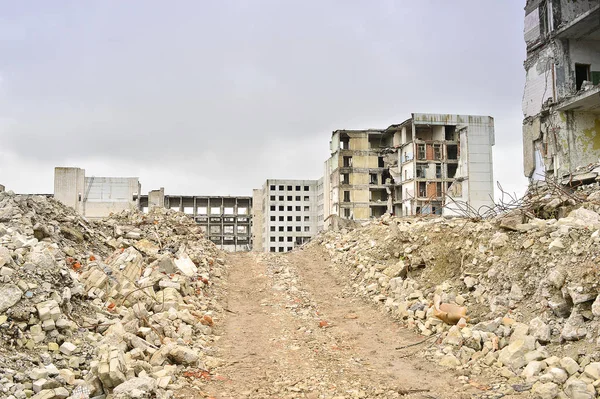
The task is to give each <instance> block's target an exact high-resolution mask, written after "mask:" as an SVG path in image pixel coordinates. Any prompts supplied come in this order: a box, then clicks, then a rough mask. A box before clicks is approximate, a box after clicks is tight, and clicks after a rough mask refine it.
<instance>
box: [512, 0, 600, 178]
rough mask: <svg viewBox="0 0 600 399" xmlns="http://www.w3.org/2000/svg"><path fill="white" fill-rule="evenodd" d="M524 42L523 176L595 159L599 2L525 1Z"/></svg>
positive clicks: (554, 173) (599, 103) (566, 171)
mask: <svg viewBox="0 0 600 399" xmlns="http://www.w3.org/2000/svg"><path fill="white" fill-rule="evenodd" d="M525 42H526V44H527V59H526V60H525V70H526V82H525V92H524V95H523V114H524V121H523V153H524V171H525V176H527V177H530V178H532V179H543V178H544V177H545V175H546V174H548V175H549V176H551V177H556V178H563V177H568V176H570V175H572V174H573V172H575V171H576V169H577V168H579V167H582V166H587V165H589V164H592V163H597V162H598V159H599V158H600V116H599V115H600V86H599V85H598V84H599V83H600V2H599V1H598V0H578V1H574V0H528V1H527V2H526V6H525ZM584 176H585V175H584ZM595 176H596V174H594V175H593V177H595ZM570 179H571V178H568V179H567V180H570Z"/></svg>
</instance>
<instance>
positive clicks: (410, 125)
mask: <svg viewBox="0 0 600 399" xmlns="http://www.w3.org/2000/svg"><path fill="white" fill-rule="evenodd" d="M493 145H494V120H493V118H491V117H489V116H473V115H448V114H412V118H410V119H408V120H406V121H405V122H403V123H401V124H399V125H392V126H390V127H388V128H387V129H368V130H336V131H334V132H333V134H332V138H331V143H330V147H331V152H332V153H331V157H330V158H329V159H328V160H327V161H326V163H325V176H326V178H325V184H324V186H325V188H324V190H325V192H326V193H327V195H326V196H327V197H328V199H329V200H328V203H326V204H325V208H326V209H325V213H326V214H327V215H337V216H339V217H342V218H346V219H354V220H358V221H362V220H368V219H370V218H373V217H380V216H382V215H383V214H385V213H393V214H396V215H398V216H411V215H423V214H439V215H442V214H443V215H448V216H458V215H461V216H464V215H465V214H466V213H472V211H475V212H478V211H479V210H480V209H482V208H485V207H490V206H492V205H493V170H492V168H493V166H492V146H493Z"/></svg>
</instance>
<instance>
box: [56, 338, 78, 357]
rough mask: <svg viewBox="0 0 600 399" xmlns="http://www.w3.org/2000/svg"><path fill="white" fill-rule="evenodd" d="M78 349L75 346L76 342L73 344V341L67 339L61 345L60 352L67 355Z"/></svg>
mask: <svg viewBox="0 0 600 399" xmlns="http://www.w3.org/2000/svg"><path fill="white" fill-rule="evenodd" d="M76 350H77V346H75V344H72V343H71V342H66V341H65V342H63V344H62V345H61V346H60V352H61V353H63V354H65V355H67V356H70V355H72V354H73V353H74V352H75V351H76Z"/></svg>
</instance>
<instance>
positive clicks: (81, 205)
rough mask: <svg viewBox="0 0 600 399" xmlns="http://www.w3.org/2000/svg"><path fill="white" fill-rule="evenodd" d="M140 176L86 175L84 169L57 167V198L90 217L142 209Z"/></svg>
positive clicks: (55, 185)
mask: <svg viewBox="0 0 600 399" xmlns="http://www.w3.org/2000/svg"><path fill="white" fill-rule="evenodd" d="M140 191H141V185H140V183H139V180H138V178H137V177H97V176H91V177H86V176H85V170H84V169H80V168H63V167H57V168H54V198H56V199H57V200H59V201H60V202H62V203H63V204H65V205H67V206H70V207H72V208H73V209H75V211H77V212H78V213H79V214H81V215H83V216H84V217H87V218H92V219H94V218H102V217H106V216H108V215H110V214H111V213H116V212H121V211H123V210H125V209H138V208H139V194H140Z"/></svg>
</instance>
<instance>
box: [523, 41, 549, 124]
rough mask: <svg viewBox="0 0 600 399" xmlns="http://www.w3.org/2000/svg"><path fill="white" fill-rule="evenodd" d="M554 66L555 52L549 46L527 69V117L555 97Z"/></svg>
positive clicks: (525, 112) (525, 100)
mask: <svg viewBox="0 0 600 399" xmlns="http://www.w3.org/2000/svg"><path fill="white" fill-rule="evenodd" d="M553 68H554V52H553V50H552V48H551V47H547V48H545V49H543V50H542V51H541V52H540V56H539V58H538V59H537V61H536V62H535V63H533V65H531V67H529V68H528V69H527V73H526V77H525V92H524V94H523V104H522V107H523V114H524V115H525V117H528V116H534V115H537V114H538V113H539V112H540V111H541V109H542V105H543V104H544V103H545V102H546V100H548V99H549V98H553V94H554V87H553V85H554V82H553V80H552V70H553Z"/></svg>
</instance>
